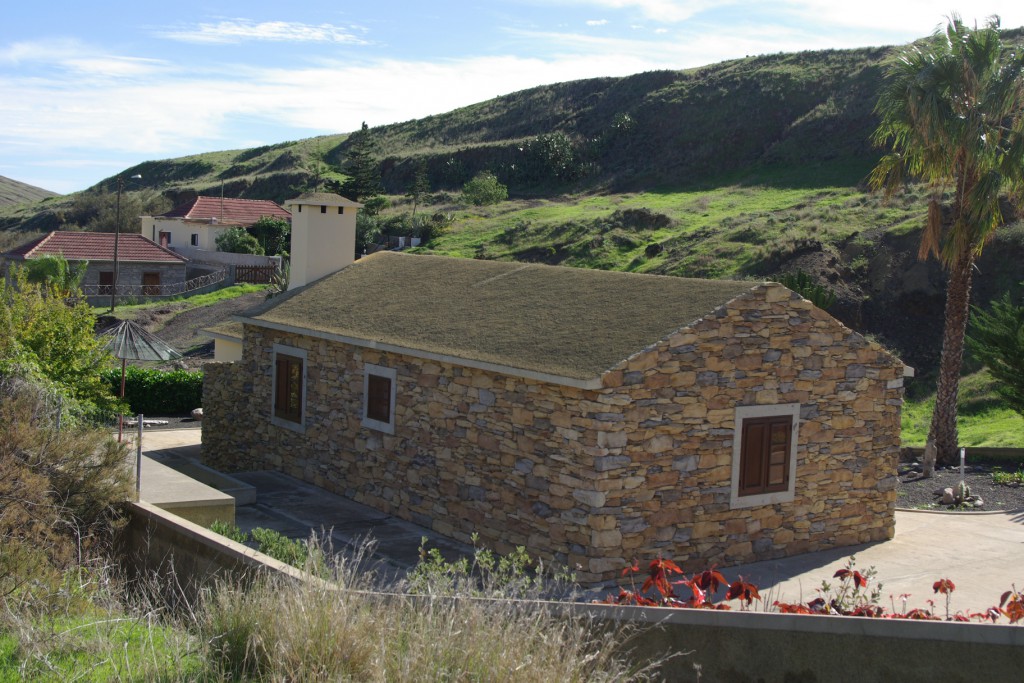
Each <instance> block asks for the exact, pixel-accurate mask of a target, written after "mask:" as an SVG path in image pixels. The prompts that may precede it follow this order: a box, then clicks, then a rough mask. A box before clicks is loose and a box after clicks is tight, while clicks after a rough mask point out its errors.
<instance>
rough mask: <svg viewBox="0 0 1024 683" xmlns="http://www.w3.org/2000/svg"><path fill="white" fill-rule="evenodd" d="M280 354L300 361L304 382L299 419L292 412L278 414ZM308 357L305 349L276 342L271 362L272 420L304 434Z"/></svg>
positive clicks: (272, 422)
mask: <svg viewBox="0 0 1024 683" xmlns="http://www.w3.org/2000/svg"><path fill="white" fill-rule="evenodd" d="M278 356H285V357H287V358H292V359H295V360H298V361H299V363H300V370H299V377H300V381H301V382H302V388H301V391H300V392H299V414H298V419H297V420H296V419H293V418H292V416H291V415H290V414H278V405H277V388H278V367H277V359H278ZM308 358H309V357H308V353H307V352H306V351H305V350H303V349H297V348H295V347H294V346H287V345H285V344H274V346H273V350H272V354H271V363H270V368H271V384H270V422H271V424H274V425H277V426H278V427H284V428H285V429H290V430H292V431H295V432H299V433H302V434H304V433H305V432H306V412H307V411H306V389H307V387H308V386H309V381H308V380H307V377H306V375H307V374H308V373H307V372H306V370H307V367H308V365H309V363H308Z"/></svg>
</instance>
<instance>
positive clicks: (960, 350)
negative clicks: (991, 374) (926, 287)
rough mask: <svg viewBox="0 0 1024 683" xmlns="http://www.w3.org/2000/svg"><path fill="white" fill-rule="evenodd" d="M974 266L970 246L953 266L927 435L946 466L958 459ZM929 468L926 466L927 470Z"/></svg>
mask: <svg viewBox="0 0 1024 683" xmlns="http://www.w3.org/2000/svg"><path fill="white" fill-rule="evenodd" d="M973 267H974V252H973V251H972V250H971V249H970V247H967V248H965V249H964V251H963V252H962V253H961V254H960V255H959V256H958V257H957V259H956V261H955V262H954V263H953V264H952V266H951V267H950V270H949V285H948V286H947V289H946V322H945V328H944V329H943V332H942V358H941V360H940V361H939V382H938V387H937V388H936V391H935V412H934V413H932V424H931V429H930V430H929V432H928V441H929V442H930V443H934V444H935V449H934V453H935V456H936V457H937V459H938V461H939V463H942V464H945V465H950V464H953V463H955V462H956V458H957V448H958V443H957V441H958V439H957V429H956V404H957V394H958V389H959V385H960V367H961V365H962V364H963V357H964V337H965V336H966V334H967V320H968V317H969V312H970V299H971V271H972V270H973ZM929 450H930V449H929ZM928 465H929V463H925V468H926V469H927V468H928Z"/></svg>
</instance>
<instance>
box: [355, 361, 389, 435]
mask: <svg viewBox="0 0 1024 683" xmlns="http://www.w3.org/2000/svg"><path fill="white" fill-rule="evenodd" d="M397 380H398V372H397V370H395V369H394V368H386V367H383V366H380V365H371V364H370V363H367V364H366V370H365V375H364V376H363V426H364V427H369V428H370V429H376V430H377V431H380V432H384V433H385V434H394V433H395V392H396V386H395V385H396V382H397Z"/></svg>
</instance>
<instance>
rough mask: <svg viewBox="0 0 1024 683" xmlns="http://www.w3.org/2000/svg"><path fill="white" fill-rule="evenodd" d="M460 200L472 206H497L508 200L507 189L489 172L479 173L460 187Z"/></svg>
mask: <svg viewBox="0 0 1024 683" xmlns="http://www.w3.org/2000/svg"><path fill="white" fill-rule="evenodd" d="M462 198H463V200H464V201H465V202H466V203H468V204H472V205H474V206H486V205H488V204H497V203H498V202H503V201H505V200H506V199H508V188H507V187H505V186H504V185H502V184H501V183H500V182H498V178H497V176H495V175H494V174H493V173H491V172H490V171H481V172H480V173H477V174H476V176H475V177H474V178H473V179H472V180H470V181H469V182H468V183H466V184H465V185H463V186H462Z"/></svg>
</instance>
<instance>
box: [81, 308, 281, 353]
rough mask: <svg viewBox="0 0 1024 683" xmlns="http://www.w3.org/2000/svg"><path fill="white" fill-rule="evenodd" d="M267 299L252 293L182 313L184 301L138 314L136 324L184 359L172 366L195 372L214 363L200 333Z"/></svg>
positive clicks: (210, 344) (207, 342)
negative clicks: (176, 351)
mask: <svg viewBox="0 0 1024 683" xmlns="http://www.w3.org/2000/svg"><path fill="white" fill-rule="evenodd" d="M266 298H267V294H266V292H252V293H251V294H243V295H242V296H240V297H237V298H234V299H228V300H226V301H220V302H218V303H215V304H210V305H209V306H201V307H199V308H191V309H188V310H183V309H185V308H186V307H187V304H186V303H184V302H175V303H169V304H167V305H166V306H159V307H154V308H150V309H146V310H145V311H141V312H140V313H139V315H138V316H136V317H135V322H137V323H139V324H140V325H142V326H143V327H144V328H145V329H146V330H148V331H150V332H152V333H153V334H155V335H157V336H158V337H160V338H161V339H163V340H164V341H165V342H167V343H168V344H170V345H171V346H173V347H174V348H175V349H177V350H178V351H179V352H180V353H182V354H183V355H184V356H185V357H184V358H183V359H182V360H181V361H175V362H174V363H173V365H174V366H175V367H185V368H188V369H189V370H196V369H198V368H199V366H201V365H202V364H203V363H205V362H207V361H210V360H213V340H212V339H211V338H210V337H208V336H207V335H205V334H203V333H202V330H203V329H204V328H207V327H212V326H214V325H218V324H220V323H223V322H228V321H230V320H231V316H233V315H238V314H240V313H243V312H245V311H246V310H248V309H250V308H252V307H253V306H255V305H257V304H260V303H262V302H264V301H266ZM101 322H105V321H101ZM103 326H104V327H105V326H106V325H103Z"/></svg>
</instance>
